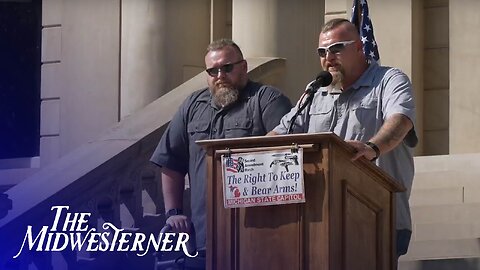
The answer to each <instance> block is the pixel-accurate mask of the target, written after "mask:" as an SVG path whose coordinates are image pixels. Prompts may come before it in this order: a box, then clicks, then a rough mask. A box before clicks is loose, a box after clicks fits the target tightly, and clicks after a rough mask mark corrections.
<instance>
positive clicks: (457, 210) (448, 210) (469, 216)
mask: <svg viewBox="0 0 480 270" xmlns="http://www.w3.org/2000/svg"><path fill="white" fill-rule="evenodd" d="M411 212H412V221H413V223H414V224H432V223H435V224H449V223H452V222H456V223H474V222H480V203H462V204H452V205H441V206H431V205H425V206H414V207H411Z"/></svg>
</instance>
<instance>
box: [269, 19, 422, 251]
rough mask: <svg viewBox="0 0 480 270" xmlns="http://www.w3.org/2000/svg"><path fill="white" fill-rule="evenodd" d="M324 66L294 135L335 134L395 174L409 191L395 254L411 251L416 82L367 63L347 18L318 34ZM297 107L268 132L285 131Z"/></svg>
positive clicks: (401, 202)
mask: <svg viewBox="0 0 480 270" xmlns="http://www.w3.org/2000/svg"><path fill="white" fill-rule="evenodd" d="M318 54H319V56H320V63H321V66H322V68H323V70H325V71H328V72H330V73H331V74H332V75H333V78H334V79H333V82H332V84H331V86H329V87H322V88H320V89H319V90H318V91H317V92H316V93H315V94H314V98H313V101H312V104H311V106H310V107H309V108H308V110H306V111H304V112H302V113H301V114H300V115H299V116H298V117H297V118H296V120H295V122H294V124H293V125H292V127H293V128H292V131H293V133H305V132H309V133H314V132H328V131H330V132H334V133H335V134H337V135H338V136H340V137H341V138H343V139H344V140H346V141H347V142H348V143H349V144H350V145H352V146H353V147H354V148H355V150H356V155H355V156H354V157H353V160H355V159H357V158H359V157H362V156H364V157H365V158H367V159H369V160H371V161H375V163H376V164H377V165H378V166H379V167H381V168H382V169H383V170H384V171H386V172H387V173H389V174H390V175H391V176H393V178H394V179H396V180H397V181H399V182H400V183H401V184H402V185H403V186H405V188H406V189H407V191H406V192H401V193H397V224H396V227H397V243H396V246H397V257H398V256H400V255H403V254H405V253H407V250H408V245H409V242H410V236H411V216H410V207H409V203H408V198H409V197H410V191H411V187H412V180H413V175H414V164H413V153H412V152H413V149H412V148H413V147H414V146H415V145H416V144H417V137H416V135H415V129H414V122H415V104H414V99H413V94H412V85H411V83H410V80H409V79H408V77H407V76H406V75H405V74H404V73H403V72H401V71H400V70H398V69H395V68H390V67H383V66H379V65H378V64H376V63H369V61H368V60H367V58H366V57H365V54H364V53H363V50H362V41H361V39H360V36H359V33H358V31H357V29H356V28H355V26H354V25H353V24H352V23H350V22H349V21H348V20H345V19H333V20H331V21H329V22H327V23H326V24H325V25H324V27H323V29H322V31H321V33H320V36H319V48H318ZM298 107H299V106H295V107H294V108H292V110H291V111H290V112H289V113H288V114H286V115H285V116H284V117H283V118H282V120H281V121H280V124H279V125H278V126H277V127H275V128H274V129H273V130H272V131H270V132H269V133H268V135H277V134H286V133H287V130H288V128H289V127H290V121H291V119H292V116H293V115H295V113H296V112H297V108H298Z"/></svg>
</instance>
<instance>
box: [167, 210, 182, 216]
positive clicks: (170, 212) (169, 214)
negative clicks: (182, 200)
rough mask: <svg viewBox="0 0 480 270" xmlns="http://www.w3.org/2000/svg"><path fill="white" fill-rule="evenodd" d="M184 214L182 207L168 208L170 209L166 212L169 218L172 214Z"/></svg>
mask: <svg viewBox="0 0 480 270" xmlns="http://www.w3.org/2000/svg"><path fill="white" fill-rule="evenodd" d="M182 214H183V211H182V209H178V208H173V209H170V210H168V211H167V212H166V213H165V216H166V217H167V218H169V217H171V216H176V215H182Z"/></svg>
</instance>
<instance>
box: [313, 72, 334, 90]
mask: <svg viewBox="0 0 480 270" xmlns="http://www.w3.org/2000/svg"><path fill="white" fill-rule="evenodd" d="M315 80H316V81H318V82H320V83H321V84H320V86H321V87H325V86H329V85H330V84H331V83H332V81H333V76H332V74H330V72H328V71H322V72H320V73H319V74H318V75H317V78H316V79H315Z"/></svg>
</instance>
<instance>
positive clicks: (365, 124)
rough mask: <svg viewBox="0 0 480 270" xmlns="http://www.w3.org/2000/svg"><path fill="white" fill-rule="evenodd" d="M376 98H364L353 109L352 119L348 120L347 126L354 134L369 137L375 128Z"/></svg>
mask: <svg viewBox="0 0 480 270" xmlns="http://www.w3.org/2000/svg"><path fill="white" fill-rule="evenodd" d="M377 107H378V99H377V98H365V99H363V100H362V101H360V103H359V104H358V106H355V107H354V110H353V112H354V117H350V118H349V121H350V123H349V126H352V127H353V131H354V133H356V134H360V135H363V136H367V137H371V136H373V134H374V132H375V127H376V126H377V125H376V124H377Z"/></svg>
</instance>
